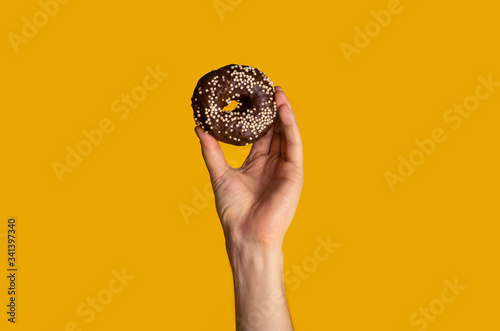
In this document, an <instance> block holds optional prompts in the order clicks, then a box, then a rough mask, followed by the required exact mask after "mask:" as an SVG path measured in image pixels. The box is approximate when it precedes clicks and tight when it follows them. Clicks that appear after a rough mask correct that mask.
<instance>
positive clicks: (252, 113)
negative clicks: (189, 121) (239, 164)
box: [191, 64, 277, 146]
mask: <svg viewBox="0 0 500 331" xmlns="http://www.w3.org/2000/svg"><path fill="white" fill-rule="evenodd" d="M233 100H234V101H237V102H238V103H239V104H238V106H237V107H236V108H235V109H234V110H231V111H226V110H224V107H226V106H227V105H229V104H230V103H231V102H232V101H233ZM191 107H193V116H194V120H195V122H196V125H198V126H199V127H201V128H202V129H203V130H205V132H208V133H209V134H211V135H212V136H213V137H215V138H216V139H217V140H219V141H222V142H224V143H227V144H232V145H237V146H243V145H248V144H251V143H254V142H256V141H258V140H259V139H261V138H262V137H264V136H265V134H266V133H267V131H269V129H271V127H272V126H273V123H274V120H275V119H276V114H277V107H276V102H275V101H274V86H273V82H272V81H271V80H270V79H269V77H267V76H266V74H265V73H263V72H262V71H261V70H260V69H258V68H253V67H251V66H245V65H239V64H230V65H227V66H224V67H222V68H219V69H217V70H212V71H211V72H209V73H207V74H206V75H205V76H203V77H201V78H200V80H199V81H198V84H197V85H196V88H195V89H194V93H193V96H192V98H191Z"/></svg>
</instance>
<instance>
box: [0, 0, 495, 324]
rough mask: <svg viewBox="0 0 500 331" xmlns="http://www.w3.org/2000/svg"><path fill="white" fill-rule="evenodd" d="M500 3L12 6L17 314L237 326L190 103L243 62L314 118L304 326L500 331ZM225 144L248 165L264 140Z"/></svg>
mask: <svg viewBox="0 0 500 331" xmlns="http://www.w3.org/2000/svg"><path fill="white" fill-rule="evenodd" d="M54 4H56V5H54ZM47 13H50V15H49V14H47ZM498 13H499V6H498V3H497V2H495V1H487V0H476V1H462V2H460V1H445V2H442V1H440V2H436V1H424V0H414V1H410V0H402V1H400V2H399V1H394V0H391V1H388V0H383V1H380V0H377V1H367V0H364V1H343V2H340V1H265V0H231V1H230V0H220V1H215V2H214V1H213V0H203V1H151V0H144V1H96V0H87V1H79V0H72V1H62V0H61V1H60V2H57V3H55V2H54V0H42V1H41V2H40V3H39V2H37V1H35V0H31V1H26V0H23V1H3V2H2V4H1V5H0V36H3V37H2V38H1V39H0V40H1V42H0V48H1V54H2V55H1V61H0V69H1V73H2V74H1V83H2V86H1V91H2V93H1V95H2V98H1V101H2V102H1V113H0V114H1V115H0V146H1V150H0V152H1V155H2V162H1V165H0V167H1V173H0V185H1V193H0V241H1V243H0V245H1V249H0V266H1V270H2V272H1V273H0V274H2V275H4V272H5V273H7V271H6V268H7V255H6V252H7V250H6V245H7V239H8V238H7V237H6V234H7V229H8V228H7V221H8V219H9V217H15V219H16V222H17V224H16V226H17V232H16V245H17V246H16V247H17V252H16V253H17V257H16V258H17V260H16V263H17V268H18V270H17V285H16V286H17V290H18V292H17V298H16V300H17V316H16V322H17V323H16V325H12V323H8V322H7V317H8V316H7V314H6V311H7V309H8V308H7V307H6V304H7V303H8V301H7V300H9V297H8V295H7V293H6V292H7V291H6V290H7V287H8V279H7V278H6V277H5V276H2V277H1V278H2V281H1V282H0V285H1V288H0V293H2V295H1V296H0V298H1V302H0V303H1V304H0V306H1V307H3V308H2V309H1V310H2V311H1V315H0V316H1V320H0V325H1V326H2V327H1V329H2V330H15V329H16V330H49V331H63V330H78V329H81V330H85V331H87V330H88V331H91V330H201V331H203V330H232V329H234V327H233V324H234V316H233V309H234V308H233V298H232V295H233V294H232V278H231V273H230V268H229V265H228V261H227V257H226V255H225V248H224V242H223V236H222V231H221V228H220V225H219V223H218V219H217V215H216V213H215V208H214V201H213V197H212V196H210V190H209V189H210V188H209V187H208V186H207V184H208V182H209V178H208V174H207V171H206V169H205V165H204V163H203V160H202V157H201V153H200V148H199V143H198V140H197V138H196V136H195V134H194V132H193V127H194V121H193V118H192V110H191V108H190V97H191V93H192V91H193V89H194V87H195V85H196V82H197V80H198V79H199V78H200V77H201V76H202V75H203V74H205V73H206V72H208V71H209V70H211V69H217V68H219V67H221V66H223V65H227V64H230V63H240V64H246V65H252V66H254V67H258V68H260V69H262V70H263V71H264V72H266V74H267V75H269V77H270V78H271V79H272V80H273V81H274V83H275V84H279V85H282V86H283V88H284V90H285V91H286V92H287V94H288V96H289V99H290V101H291V102H292V104H293V107H294V110H295V112H296V115H297V118H298V121H299V126H300V129H301V132H302V136H303V140H304V151H305V186H304V190H303V194H302V198H301V202H300V205H299V208H298V211H297V214H296V217H295V219H294V221H293V223H292V226H291V227H290V229H289V231H288V233H287V236H286V240H285V245H284V251H285V268H286V275H287V276H286V278H287V288H288V297H289V302H290V309H291V312H292V318H293V321H294V324H295V326H296V328H297V330H384V331H388V330H390V331H408V330H435V331H438V330H493V329H498V328H499V324H500V322H499V321H498V318H497V317H496V316H497V315H498V297H499V294H500V293H499V290H500V289H499V279H500V275H499V272H498V268H497V267H496V265H495V264H498V253H499V244H498V238H497V237H498V230H499V226H498V221H499V217H500V213H499V210H498V198H499V191H498V187H499V184H500V180H499V175H498V169H499V168H500V167H499V159H500V158H498V143H499V130H498V123H499V120H500V115H499V111H498V110H499V106H500V86H499V84H498V83H497V82H500V67H499V59H500V48H499V47H498V32H499V31H500V20H499V19H498ZM389 15H390V17H389ZM360 31H361V32H360ZM151 72H157V73H156V74H154V75H152V74H151ZM158 72H159V73H158ZM166 73H168V75H167V74H166ZM488 80H491V81H492V82H490V83H488V82H487V81H488ZM146 88H147V89H146ZM144 91H146V93H145V94H144ZM141 92H142V93H143V95H141ZM131 93H132V94H134V95H135V97H136V99H138V100H140V101H139V102H134V101H133V100H132V101H128V102H129V105H127V104H126V103H125V102H127V101H126V98H127V95H130V94H131ZM122 98H124V99H122ZM464 103H465V106H464V105H463V104H464ZM454 105H455V106H454ZM454 107H455V108H454ZM460 107H462V109H460ZM96 130H99V132H100V133H98V131H96ZM84 131H85V132H87V135H90V136H91V137H92V138H88V137H87V136H86V135H85V133H84ZM101 135H102V137H101ZM89 139H90V140H89ZM91 140H93V141H94V143H92V141H91ZM415 140H418V143H417V142H415ZM89 141H90V142H89ZM419 144H420V145H421V146H420V147H419ZM68 146H69V147H68ZM68 148H69V150H77V149H78V148H79V150H80V152H82V153H83V154H86V155H85V156H83V157H81V159H79V158H78V157H76V156H75V155H73V156H68V153H69V152H68ZM224 150H225V152H226V155H227V159H228V161H230V162H231V164H234V165H235V166H237V165H238V164H240V163H241V162H242V161H243V159H244V157H245V155H246V153H247V152H248V150H249V147H241V148H237V147H234V146H224ZM424 152H426V153H424ZM69 154H71V153H69ZM407 162H413V164H414V165H411V164H410V165H409V164H407ZM415 164H416V165H415ZM61 166H67V167H68V168H64V167H62V168H61ZM54 167H57V169H59V170H57V171H56V170H55V168H54ZM57 173H59V175H58V174H57ZM183 213H184V214H183ZM186 213H187V214H186ZM328 241H330V242H331V243H333V244H331V246H328V249H327V248H325V244H324V243H325V242H328ZM322 243H323V244H322ZM123 272H124V273H125V274H126V275H127V276H126V277H125V278H123V275H122V273H123ZM455 282H456V283H457V284H458V285H457V284H454V283H455ZM89 298H90V299H89ZM92 298H96V299H95V300H96V303H95V306H92V304H91V302H92V300H94V299H92ZM88 300H90V301H88ZM426 311H428V312H426Z"/></svg>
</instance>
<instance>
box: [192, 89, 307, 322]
mask: <svg viewBox="0 0 500 331" xmlns="http://www.w3.org/2000/svg"><path fill="white" fill-rule="evenodd" d="M275 99H276V103H277V106H278V113H279V120H277V121H276V124H275V125H274V127H273V128H272V129H271V130H270V131H269V132H268V133H267V134H266V136H265V137H264V138H262V139H261V140H259V141H257V142H256V143H254V144H253V146H252V150H251V151H250V154H249V155H248V157H247V159H246V160H245V162H244V163H243V165H242V166H241V168H239V169H234V168H232V167H230V166H229V165H228V164H227V162H226V161H225V159H224V155H223V153H222V150H221V148H220V146H219V143H218V142H217V140H216V139H215V138H213V137H212V136H210V135H209V134H206V133H204V132H203V130H202V129H201V128H199V127H196V128H195V130H196V134H197V135H198V137H199V138H200V143H201V147H202V153H203V158H204V159H205V162H206V165H207V168H208V171H209V173H210V178H211V181H212V187H213V189H214V193H215V201H216V207H217V213H218V215H219V218H220V221H221V224H222V228H223V230H224V235H225V238H226V249H227V253H228V257H229V261H230V263H231V268H232V271H233V280H234V292H235V305H236V327H237V330H245V331H247V330H259V331H266V330H272V331H277V330H293V326H292V321H291V318H290V312H289V310H288V304H287V301H286V293H285V284H284V276H283V252H282V244H283V238H284V236H285V233H286V230H287V229H288V227H289V225H290V223H291V222H292V219H293V216H294V214H295V210H296V208H297V205H298V202H299V197H300V192H301V190H302V185H303V157H302V140H301V137H300V132H299V129H298V126H297V121H296V119H295V115H294V114H293V111H292V108H291V105H290V103H289V101H288V99H287V97H286V96H285V93H284V92H283V90H282V89H281V88H280V87H276V94H275Z"/></svg>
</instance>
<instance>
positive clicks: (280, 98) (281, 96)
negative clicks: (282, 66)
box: [274, 86, 292, 109]
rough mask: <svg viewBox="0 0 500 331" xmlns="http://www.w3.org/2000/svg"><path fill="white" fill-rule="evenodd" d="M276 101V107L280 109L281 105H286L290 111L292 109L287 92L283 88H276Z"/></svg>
mask: <svg viewBox="0 0 500 331" xmlns="http://www.w3.org/2000/svg"><path fill="white" fill-rule="evenodd" d="M274 100H275V101H276V106H277V107H278V108H279V107H281V105H283V104H286V105H287V106H288V107H289V108H290V109H292V105H291V104H290V101H288V98H287V97H286V94H285V92H284V91H283V88H281V86H276V87H275V88H274Z"/></svg>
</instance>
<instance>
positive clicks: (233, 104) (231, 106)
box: [222, 100, 240, 113]
mask: <svg viewBox="0 0 500 331" xmlns="http://www.w3.org/2000/svg"><path fill="white" fill-rule="evenodd" d="M239 105H240V103H239V102H238V101H236V100H233V101H231V103H230V104H229V105H227V106H226V107H224V109H222V111H225V112H228V113H229V112H230V111H233V110H235V109H236V107H238V106H239Z"/></svg>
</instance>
